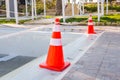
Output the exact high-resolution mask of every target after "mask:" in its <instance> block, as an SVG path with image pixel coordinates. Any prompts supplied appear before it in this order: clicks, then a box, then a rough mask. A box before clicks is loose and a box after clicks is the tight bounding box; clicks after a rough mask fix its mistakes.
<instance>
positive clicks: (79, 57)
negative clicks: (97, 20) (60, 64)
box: [0, 26, 120, 80]
mask: <svg viewBox="0 0 120 80" xmlns="http://www.w3.org/2000/svg"><path fill="white" fill-rule="evenodd" d="M48 27H49V28H45V27H44V28H43V27H42V28H35V29H33V30H32V29H31V30H27V31H22V33H19V34H18V33H17V34H16V33H15V34H14V35H10V37H9V35H8V36H7V37H3V36H2V38H0V39H1V41H0V42H1V44H5V43H6V42H8V43H7V44H8V45H9V46H12V47H11V48H9V46H8V45H7V44H6V45H4V47H2V45H1V48H2V49H1V50H0V52H2V53H3V54H1V57H4V56H6V54H7V55H8V54H9V55H12V56H16V57H14V58H12V59H10V60H11V61H14V59H15V58H16V59H17V57H18V56H22V57H24V56H25V57H26V59H28V62H29V61H30V60H33V59H35V57H39V58H37V59H35V60H33V61H32V62H30V63H28V64H26V65H24V66H23V67H21V68H19V69H17V70H15V71H12V72H11V73H9V74H7V75H4V76H3V77H1V78H0V80H8V79H9V80H21V79H25V80H33V79H34V80H38V79H42V80H48V79H49V80H61V79H62V80H86V79H88V80H89V79H90V80H96V79H98V80H107V79H110V80H115V79H118V80H119V78H120V77H119V74H120V73H119V72H120V71H119V70H120V69H119V68H120V67H119V63H120V61H119V57H120V55H119V54H118V52H119V50H120V48H119V42H120V41H119V30H120V29H119V28H117V29H116V28H104V27H102V28H97V29H100V30H98V34H95V35H87V34H85V29H86V27H85V28H82V31H80V30H81V28H79V30H78V29H74V28H73V29H74V30H73V29H70V30H69V29H67V28H66V27H64V29H62V36H63V41H62V42H63V46H64V56H65V60H67V61H69V62H71V66H70V67H68V68H67V69H66V70H65V71H63V72H54V71H50V70H46V69H42V68H39V64H40V63H41V62H43V61H45V56H44V55H46V53H47V48H48V46H49V38H50V37H51V36H50V34H51V30H52V29H51V28H52V27H51V26H48ZM68 27H69V26H68ZM83 29H84V30H83ZM104 30H106V31H105V32H104V33H103V31H104ZM75 31H76V32H75ZM79 31H80V32H79ZM20 32H21V31H20ZM83 32H84V33H83ZM42 37H44V38H45V39H44V38H42ZM5 38H7V39H5ZM41 38H42V39H43V40H42V39H41ZM22 43H23V44H22ZM29 43H30V44H29ZM44 43H45V44H44ZM25 44H26V45H25ZM40 44H42V45H45V46H44V47H47V48H41V46H40ZM30 45H32V47H30ZM7 46H8V49H5V48H6V47H7ZM15 46H17V47H15ZM18 47H19V48H18ZM24 47H25V48H24ZM35 47H36V48H35ZM114 47H116V48H114ZM29 48H30V49H29ZM37 50H38V51H37ZM44 51H46V52H44ZM16 53H17V55H16ZM33 53H34V54H33ZM13 54H14V55H13ZM43 54H44V55H43ZM31 57H32V58H31ZM29 58H30V60H29ZM18 59H20V58H18ZM21 59H22V58H21ZM10 60H8V61H10ZM8 61H7V62H8ZM16 61H17V60H16ZM21 62H23V61H21ZM26 62H27V60H26ZM0 63H3V62H0ZM18 64H19V63H18ZM24 64H25V63H24ZM0 65H2V64H0ZM12 65H13V64H12ZM22 65H23V64H22ZM7 67H8V66H7ZM0 69H1V68H0ZM1 72H2V70H1ZM26 74H27V76H26ZM28 76H29V77H28Z"/></svg>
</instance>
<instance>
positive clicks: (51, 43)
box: [50, 38, 62, 46]
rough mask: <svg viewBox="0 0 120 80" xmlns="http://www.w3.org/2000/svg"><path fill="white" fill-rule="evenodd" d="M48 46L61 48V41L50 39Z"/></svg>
mask: <svg viewBox="0 0 120 80" xmlns="http://www.w3.org/2000/svg"><path fill="white" fill-rule="evenodd" d="M50 45H53V46H61V45H62V41H61V39H53V38H51V40H50Z"/></svg>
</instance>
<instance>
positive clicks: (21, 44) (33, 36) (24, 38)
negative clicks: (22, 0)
mask: <svg viewBox="0 0 120 80" xmlns="http://www.w3.org/2000/svg"><path fill="white" fill-rule="evenodd" d="M80 36H82V34H73V33H63V34H62V43H63V46H65V45H67V44H69V43H71V42H73V41H74V40H76V39H77V38H79V37H80ZM50 39H51V32H43V31H42V32H41V31H29V32H25V33H23V34H19V35H14V36H10V37H9V36H8V37H3V38H1V39H0V44H1V45H0V52H1V53H4V54H15V55H23V56H34V57H39V56H41V55H44V54H47V51H48V47H49V42H50Z"/></svg>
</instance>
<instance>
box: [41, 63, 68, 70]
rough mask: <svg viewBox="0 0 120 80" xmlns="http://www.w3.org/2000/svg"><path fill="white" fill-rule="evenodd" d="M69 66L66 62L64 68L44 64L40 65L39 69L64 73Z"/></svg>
mask: <svg viewBox="0 0 120 80" xmlns="http://www.w3.org/2000/svg"><path fill="white" fill-rule="evenodd" d="M69 65H70V63H69V62H65V64H64V66H62V67H54V66H48V65H47V64H46V63H42V64H40V65H39V67H41V68H46V69H50V70H54V71H63V70H64V69H66V68H67V67H68V66H69Z"/></svg>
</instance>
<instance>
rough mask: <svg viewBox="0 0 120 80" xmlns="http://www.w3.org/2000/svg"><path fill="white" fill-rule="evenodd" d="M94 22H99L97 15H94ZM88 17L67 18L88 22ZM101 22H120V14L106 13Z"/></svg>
mask: <svg viewBox="0 0 120 80" xmlns="http://www.w3.org/2000/svg"><path fill="white" fill-rule="evenodd" d="M92 19H93V21H94V22H97V21H98V20H97V16H93V17H92ZM87 20H88V17H87V16H86V17H77V18H68V19H66V22H67V23H68V22H85V21H86V22H87ZM60 21H61V22H63V20H62V19H61V20H60ZM100 22H111V23H112V22H119V23H120V14H113V15H105V16H103V17H101V18H100Z"/></svg>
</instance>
